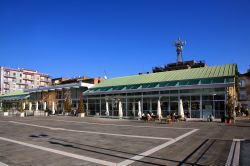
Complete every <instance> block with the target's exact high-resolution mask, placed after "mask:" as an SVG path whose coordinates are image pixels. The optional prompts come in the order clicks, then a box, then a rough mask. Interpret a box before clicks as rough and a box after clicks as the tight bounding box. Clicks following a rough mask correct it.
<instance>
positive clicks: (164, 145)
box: [117, 129, 199, 166]
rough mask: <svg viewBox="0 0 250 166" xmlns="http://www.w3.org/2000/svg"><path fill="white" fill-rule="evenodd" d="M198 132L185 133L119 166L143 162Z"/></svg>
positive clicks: (118, 165)
mask: <svg viewBox="0 0 250 166" xmlns="http://www.w3.org/2000/svg"><path fill="white" fill-rule="evenodd" d="M198 130H199V129H194V130H192V131H190V132H188V133H185V134H183V135H181V136H179V137H177V138H175V139H173V140H171V141H168V142H166V143H164V144H161V145H159V146H156V147H154V148H152V149H150V150H148V151H146V152H143V153H141V154H139V155H136V156H134V157H132V158H130V159H128V160H124V161H122V162H120V163H118V164H117V166H127V165H130V164H132V163H134V162H135V161H138V160H141V159H142V158H144V157H146V156H149V155H151V154H153V153H155V152H157V151H159V150H161V149H163V148H166V147H167V146H169V145H171V144H174V143H175V142H177V141H179V140H181V139H183V138H185V137H187V136H189V135H191V134H193V133H194V132H196V131H198Z"/></svg>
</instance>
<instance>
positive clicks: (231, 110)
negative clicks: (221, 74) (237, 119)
mask: <svg viewBox="0 0 250 166" xmlns="http://www.w3.org/2000/svg"><path fill="white" fill-rule="evenodd" d="M227 116H228V119H234V105H233V99H232V96H231V95H230V94H229V95H228V98H227Z"/></svg>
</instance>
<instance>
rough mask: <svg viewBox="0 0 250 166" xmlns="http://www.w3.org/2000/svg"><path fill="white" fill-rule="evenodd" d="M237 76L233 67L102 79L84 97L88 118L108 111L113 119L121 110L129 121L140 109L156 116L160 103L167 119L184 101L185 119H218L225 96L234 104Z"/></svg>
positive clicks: (230, 65) (225, 101)
mask: <svg viewBox="0 0 250 166" xmlns="http://www.w3.org/2000/svg"><path fill="white" fill-rule="evenodd" d="M237 73H238V72H237V65H235V64H227V65H221V66H207V65H204V66H202V67H199V68H187V69H180V70H172V71H164V72H156V73H146V74H139V75H133V76H125V77H119V78H112V79H107V80H104V81H103V82H101V83H100V84H97V85H95V86H94V87H91V88H90V89H89V90H87V91H86V92H84V93H83V95H84V98H85V102H86V107H87V114H88V115H99V116H106V114H107V111H108V114H109V116H114V117H116V116H118V110H119V109H122V111H123V117H124V118H131V117H136V116H137V114H138V110H139V109H140V110H141V111H142V112H144V113H146V112H149V111H150V112H153V113H154V114H156V112H157V108H158V107H159V104H160V107H161V110H162V116H166V115H169V114H171V113H176V114H178V110H179V109H180V108H179V105H180V102H183V109H184V112H185V114H186V116H187V118H207V116H209V115H213V116H214V117H215V118H220V117H221V116H222V114H225V113H226V103H227V96H228V95H229V94H230V95H231V96H232V97H233V99H234V101H235V102H236V101H237V90H236V89H237V88H236V87H237V86H236V84H237ZM119 103H121V106H120V104H119ZM119 107H121V108H119ZM139 107H140V108H139Z"/></svg>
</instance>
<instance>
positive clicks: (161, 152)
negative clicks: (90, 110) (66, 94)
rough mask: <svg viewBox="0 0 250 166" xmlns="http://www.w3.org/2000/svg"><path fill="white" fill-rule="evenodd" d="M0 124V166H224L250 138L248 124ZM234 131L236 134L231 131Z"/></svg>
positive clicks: (62, 120) (41, 120)
mask: <svg viewBox="0 0 250 166" xmlns="http://www.w3.org/2000/svg"><path fill="white" fill-rule="evenodd" d="M0 125H1V130H0V162H2V163H5V164H6V165H25V166H26V165H124V166H125V165H182V164H183V165H192V164H196V165H225V164H226V163H227V162H233V160H232V159H231V158H230V159H229V157H228V156H230V151H232V150H231V149H232V143H233V139H235V138H238V139H247V138H249V135H250V134H249V132H248V135H247V134H246V133H245V130H246V131H247V129H249V127H250V126H249V127H248V123H244V125H245V127H239V125H238V126H237V125H233V126H228V125H225V124H221V123H217V122H214V123H206V122H179V123H172V124H160V123H159V122H149V123H145V122H143V121H136V120H134V121H131V120H118V119H99V118H84V119H80V118H76V117H63V116H61V117H60V116H51V117H25V118H19V117H0ZM237 128H241V131H239V133H238V134H237V135H234V134H233V133H232V132H230V131H229V130H231V131H233V130H237ZM222 131H223V132H222ZM240 135H242V136H240ZM240 137H241V138H240ZM233 152H234V153H235V150H234V151H233ZM240 161H245V160H243V159H241V160H240Z"/></svg>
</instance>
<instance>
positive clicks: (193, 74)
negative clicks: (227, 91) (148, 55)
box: [91, 64, 237, 91]
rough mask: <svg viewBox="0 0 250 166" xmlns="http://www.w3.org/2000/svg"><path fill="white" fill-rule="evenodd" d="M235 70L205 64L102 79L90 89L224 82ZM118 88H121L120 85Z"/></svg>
mask: <svg viewBox="0 0 250 166" xmlns="http://www.w3.org/2000/svg"><path fill="white" fill-rule="evenodd" d="M236 70H237V66H236V64H227V65H221V66H206V67H202V68H192V69H184V70H175V71H166V72H159V73H150V74H142V75H132V76H125V77H118V78H112V79H108V80H104V81H103V82H101V83H100V84H98V85H96V86H94V87H93V88H91V89H93V90H95V89H96V90H97V91H98V89H103V88H106V87H117V86H131V89H133V86H135V85H142V86H150V85H147V84H152V83H160V84H169V85H168V86H176V84H177V83H178V84H180V85H182V84H189V85H192V84H197V79H202V81H203V83H206V81H207V82H208V81H209V83H224V79H223V81H222V80H221V79H222V78H228V77H234V76H235V74H236ZM187 80H189V82H187ZM177 81H178V82H177ZM181 81H184V82H181ZM229 81H231V80H229ZM171 84H172V85H171ZM160 86H161V85H160ZM120 88H121V89H122V87H120ZM137 88H138V87H137ZM118 89H119V88H118Z"/></svg>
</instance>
